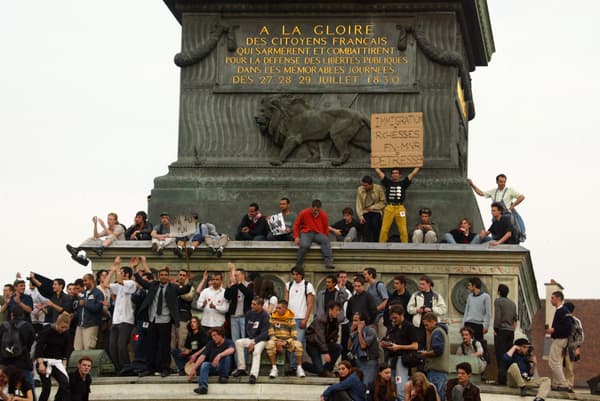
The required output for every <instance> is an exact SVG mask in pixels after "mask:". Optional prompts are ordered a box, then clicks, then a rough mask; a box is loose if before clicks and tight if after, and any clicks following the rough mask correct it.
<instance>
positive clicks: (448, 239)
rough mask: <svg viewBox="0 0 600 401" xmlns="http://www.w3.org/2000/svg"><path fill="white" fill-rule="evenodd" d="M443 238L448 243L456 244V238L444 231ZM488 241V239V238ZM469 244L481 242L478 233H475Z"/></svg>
mask: <svg viewBox="0 0 600 401" xmlns="http://www.w3.org/2000/svg"><path fill="white" fill-rule="evenodd" d="M444 240H445V241H446V242H447V243H448V244H456V240H455V239H454V237H453V236H452V234H450V233H446V234H444ZM488 241H489V240H488ZM470 243H471V244H481V237H480V236H479V234H476V235H475V236H474V237H473V239H472V240H471V242H470Z"/></svg>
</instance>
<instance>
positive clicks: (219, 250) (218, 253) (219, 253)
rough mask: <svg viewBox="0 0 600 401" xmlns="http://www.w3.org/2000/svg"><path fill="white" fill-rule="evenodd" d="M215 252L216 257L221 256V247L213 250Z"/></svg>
mask: <svg viewBox="0 0 600 401" xmlns="http://www.w3.org/2000/svg"><path fill="white" fill-rule="evenodd" d="M215 254H216V255H217V258H220V257H221V256H223V247H220V248H219V249H217V250H216V251H215Z"/></svg>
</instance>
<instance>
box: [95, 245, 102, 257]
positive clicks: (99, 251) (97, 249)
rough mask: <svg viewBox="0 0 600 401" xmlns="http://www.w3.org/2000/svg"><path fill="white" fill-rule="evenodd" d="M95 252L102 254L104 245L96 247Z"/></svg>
mask: <svg viewBox="0 0 600 401" xmlns="http://www.w3.org/2000/svg"><path fill="white" fill-rule="evenodd" d="M94 252H96V255H98V256H102V254H103V253H104V247H103V246H99V247H98V248H94Z"/></svg>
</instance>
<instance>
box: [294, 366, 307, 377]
mask: <svg viewBox="0 0 600 401" xmlns="http://www.w3.org/2000/svg"><path fill="white" fill-rule="evenodd" d="M296 376H298V377H306V373H304V369H302V366H298V368H297V369H296Z"/></svg>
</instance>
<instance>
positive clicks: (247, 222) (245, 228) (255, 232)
mask: <svg viewBox="0 0 600 401" xmlns="http://www.w3.org/2000/svg"><path fill="white" fill-rule="evenodd" d="M268 232H269V225H268V223H267V219H266V218H265V216H263V215H262V213H261V212H260V211H259V210H258V204H256V203H251V204H250V205H249V206H248V214H246V215H245V216H244V217H242V221H241V222H240V225H239V226H238V230H237V234H236V235H235V240H236V241H265V240H266V239H267V234H268Z"/></svg>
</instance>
